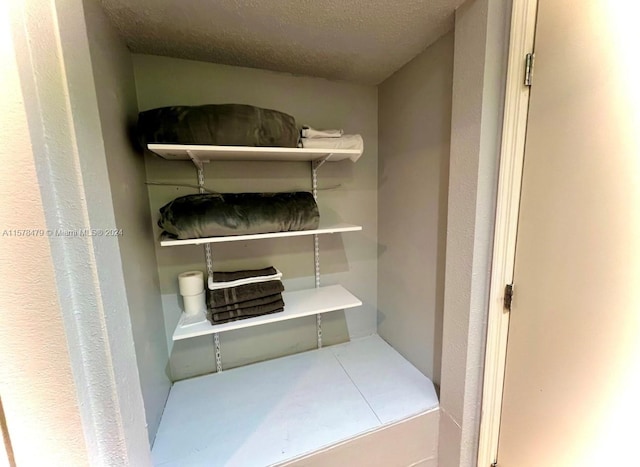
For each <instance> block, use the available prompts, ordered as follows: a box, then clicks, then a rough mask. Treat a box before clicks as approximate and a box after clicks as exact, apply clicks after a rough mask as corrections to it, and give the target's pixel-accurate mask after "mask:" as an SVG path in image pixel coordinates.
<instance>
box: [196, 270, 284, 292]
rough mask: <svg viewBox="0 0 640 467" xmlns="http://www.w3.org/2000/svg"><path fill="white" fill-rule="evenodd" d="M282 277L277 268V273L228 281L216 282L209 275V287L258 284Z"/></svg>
mask: <svg viewBox="0 0 640 467" xmlns="http://www.w3.org/2000/svg"><path fill="white" fill-rule="evenodd" d="M280 279H282V273H281V272H280V271H278V270H277V269H276V273H275V274H270V275H268V276H254V277H247V278H246V279H237V280H235V281H228V282H214V281H213V277H211V276H209V279H208V281H207V286H208V287H209V290H219V289H226V288H229V287H238V286H239V285H247V284H256V283H258V282H268V281H276V280H280Z"/></svg>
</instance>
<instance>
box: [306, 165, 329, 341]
mask: <svg viewBox="0 0 640 467" xmlns="http://www.w3.org/2000/svg"><path fill="white" fill-rule="evenodd" d="M331 156H333V154H328V155H327V156H326V157H324V158H323V159H318V160H315V161H312V162H311V177H312V178H311V181H312V189H313V199H315V200H316V202H318V169H319V168H320V167H322V165H323V164H324V163H325V162H327V161H328V160H329V158H330V157H331ZM313 262H314V276H315V285H316V288H320V242H319V239H318V235H317V234H315V235H314V236H313ZM316 334H317V341H318V348H319V349H321V348H322V316H321V315H320V314H317V315H316Z"/></svg>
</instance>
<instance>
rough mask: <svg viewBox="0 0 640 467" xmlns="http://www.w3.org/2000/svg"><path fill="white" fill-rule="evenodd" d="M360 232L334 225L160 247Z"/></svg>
mask: <svg viewBox="0 0 640 467" xmlns="http://www.w3.org/2000/svg"><path fill="white" fill-rule="evenodd" d="M360 230H362V226H361V225H353V224H334V225H327V226H323V227H320V228H318V229H315V230H295V231H290V232H272V233H263V234H249V235H228V236H226V237H206V238H190V239H188V240H174V239H164V240H163V239H161V240H160V245H161V246H179V245H202V244H205V243H224V242H238V241H242V240H260V239H263V238H279V237H300V236H303V235H319V234H332V233H340V232H357V231H360Z"/></svg>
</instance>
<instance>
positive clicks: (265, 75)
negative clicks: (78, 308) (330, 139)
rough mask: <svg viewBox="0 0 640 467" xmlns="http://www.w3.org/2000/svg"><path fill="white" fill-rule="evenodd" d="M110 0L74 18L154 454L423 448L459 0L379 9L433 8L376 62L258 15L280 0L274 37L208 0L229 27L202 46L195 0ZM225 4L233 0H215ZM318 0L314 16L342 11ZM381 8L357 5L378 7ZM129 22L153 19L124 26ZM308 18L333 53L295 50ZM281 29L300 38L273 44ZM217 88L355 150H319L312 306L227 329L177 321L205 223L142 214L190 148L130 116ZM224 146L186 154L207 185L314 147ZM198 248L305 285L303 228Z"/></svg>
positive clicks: (231, 459) (427, 444)
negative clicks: (199, 226) (159, 138)
mask: <svg viewBox="0 0 640 467" xmlns="http://www.w3.org/2000/svg"><path fill="white" fill-rule="evenodd" d="M126 3H127V2H124V1H115V0H113V1H111V0H103V1H101V2H86V5H85V17H86V22H87V30H88V35H89V43H90V47H91V56H92V65H93V69H94V75H95V80H96V88H97V93H98V103H99V112H100V118H101V123H102V125H103V136H104V142H105V147H106V149H107V155H108V161H107V163H108V170H109V180H110V184H111V191H112V196H113V200H114V210H115V214H116V221H117V223H118V227H119V228H122V229H123V232H125V235H123V236H122V237H121V238H119V240H118V241H119V244H120V249H121V251H122V261H123V271H124V275H125V281H126V289H127V299H128V302H129V306H130V312H131V323H132V329H133V334H134V341H135V348H136V359H137V364H138V370H139V373H140V381H141V386H142V391H143V398H144V402H145V411H146V417H147V425H148V431H149V441H150V443H151V445H152V457H153V461H154V464H155V465H158V466H167V467H168V466H191V465H207V466H217V465H220V466H227V465H229V466H231V465H234V466H262V465H285V464H286V465H296V463H300V464H299V465H316V464H312V463H309V462H312V460H309V459H313V456H316V455H325V456H326V455H327V452H329V453H330V452H331V450H332V449H333V447H335V446H343V445H345V444H348V443H351V442H353V443H359V442H366V439H368V438H367V437H371V439H376V440H378V441H376V443H378V444H384V443H390V444H389V447H388V450H389V452H392V453H394V454H395V455H396V456H400V457H395V458H394V459H402V460H401V461H400V462H399V464H398V465H404V464H403V462H404V463H406V465H409V464H411V463H418V462H421V461H425V460H426V461H428V460H429V459H430V458H431V457H433V456H435V453H436V450H437V448H436V446H437V437H438V431H437V430H438V416H439V414H438V405H439V403H438V398H437V395H436V388H437V386H438V384H439V380H440V365H441V361H440V360H441V358H440V355H441V345H442V316H443V303H444V273H445V270H444V269H445V267H444V266H445V262H444V261H445V243H446V232H447V193H448V178H449V144H450V138H451V100H452V82H453V52H454V48H453V30H452V28H453V12H454V9H455V8H456V7H457V6H459V4H461V3H462V2H460V1H458V2H454V1H451V2H442V3H443V4H446V5H444V6H443V5H442V4H441V5H438V6H434V7H429V6H427V7H425V8H426V10H425V11H422V10H420V11H419V12H414V13H413V14H405V15H401V16H400V17H398V18H394V19H400V20H403V21H408V22H409V23H408V26H411V28H415V22H412V21H409V19H407V18H408V17H410V16H415V15H416V14H417V13H421V14H425V12H426V13H429V12H431V13H433V14H432V15H431V16H429V15H427V17H428V18H432V19H431V20H429V21H432V23H433V24H432V25H431V26H430V27H428V28H427V29H426V30H425V31H424V34H421V35H419V37H416V38H415V39H412V40H413V42H415V44H413V45H412V44H409V45H407V43H406V42H407V40H405V39H402V38H397V41H398V45H397V51H395V52H394V50H395V49H394V46H393V44H390V45H389V46H388V47H387V48H385V52H384V53H386V54H387V55H389V54H394V53H395V54H396V55H397V56H394V57H388V58H387V59H385V60H383V59H380V60H379V61H377V62H376V61H373V59H372V58H371V57H369V56H367V57H356V56H354V55H353V54H351V55H350V52H349V50H346V51H343V50H341V49H339V48H335V41H333V40H330V39H331V37H332V36H333V35H335V34H334V33H333V32H332V30H331V29H327V30H326V32H324V33H323V32H322V30H321V29H320V27H319V26H318V29H316V30H314V31H313V32H311V33H310V32H309V31H305V30H304V28H302V27H300V25H297V26H296V24H295V22H287V21H285V20H283V19H280V20H278V21H275V20H274V18H275V15H277V14H278V11H279V8H280V7H282V5H284V4H285V3H287V2H276V5H275V6H274V11H273V13H272V15H273V16H268V15H266V16H263V17H262V19H261V21H262V22H263V23H264V24H266V25H267V26H265V27H264V28H262V30H261V34H265V35H266V37H268V36H269V35H270V34H271V35H272V36H273V40H272V41H271V42H269V41H266V42H265V43H255V44H253V43H252V44H253V45H249V46H246V44H247V43H249V42H251V41H253V40H254V39H255V36H254V35H253V33H251V32H250V30H251V27H252V26H253V24H254V21H256V19H255V17H254V16H255V15H256V14H257V13H256V12H253V13H252V12H249V11H248V10H244V9H243V8H247V9H248V8H249V6H248V5H249V2H246V3H247V5H246V6H245V5H244V2H221V4H220V5H218V6H215V7H214V6H213V5H212V6H211V8H214V9H215V8H217V10H216V13H217V14H218V15H219V16H218V17H219V21H220V22H224V23H225V24H226V26H225V31H227V36H226V37H225V40H226V41H222V40H219V39H220V36H217V35H213V36H211V37H210V38H209V39H210V40H211V41H212V42H211V43H210V44H208V45H206V46H202V45H201V44H199V42H198V41H199V40H204V39H207V38H206V37H205V38H203V37H200V36H199V34H200V33H199V32H198V31H199V29H198V28H202V21H204V20H203V19H201V18H197V17H196V16H197V15H194V14H195V13H194V12H195V10H193V9H192V10H189V8H187V7H184V9H183V10H181V9H180V7H179V6H176V5H178V4H179V3H180V2H177V1H176V2H169V1H166V2H161V3H162V4H163V7H165V8H166V10H167V11H164V12H163V11H162V10H160V11H159V12H158V13H157V15H156V14H154V13H153V12H152V11H150V10H149V9H148V8H147V9H145V6H148V5H147V2H141V4H143V6H140V7H135V6H127V5H126ZM173 3H175V5H172V4H173ZM185 3H186V4H187V5H191V3H193V2H185ZM227 3H229V4H233V5H235V6H234V8H236V9H235V10H233V11H231V10H225V5H227ZM289 3H290V5H294V4H295V2H289ZM377 3H380V2H376V4H377ZM281 4H282V5H281ZM380 4H382V3H380ZM227 6H228V5H227ZM191 7H193V5H191ZM201 7H202V8H205V6H201ZM173 8H176V9H177V10H175V11H182V12H190V13H191V16H189V15H187V14H185V15H182V16H181V15H174V20H175V22H174V25H173V26H174V28H173V29H171V28H169V29H167V30H166V31H164V32H163V30H162V27H164V26H167V24H169V23H168V21H169V19H170V17H171V16H172V15H171V13H170V12H171V11H174V10H172V9H173ZM194 8H195V7H194ZM429 8H438V9H439V10H438V11H437V12H435V11H431V10H429ZM332 11H333V10H332V9H331V8H329V9H328V10H327V11H325V13H326V14H327V15H328V17H327V19H325V20H324V21H325V22H331V21H334V20H335V18H334V16H335V15H339V13H340V9H339V8H336V9H335V11H333V12H332ZM350 11H351V10H350V9H347V11H346V12H347V13H349V12H350ZM386 11H387V10H385V9H381V11H380V12H378V13H375V11H374V13H372V14H373V15H376V14H378V15H379V16H378V20H380V18H383V17H384V15H385V14H387V13H386ZM331 12H332V13H331ZM319 13H320V12H318V11H317V10H314V12H313V13H310V14H319ZM435 13H438V14H435ZM243 15H245V16H246V18H247V23H246V24H245V25H243V23H242V17H243ZM332 15H333V16H332ZM205 16H206V15H205ZM214 16H215V15H214ZM127 18H135V19H127ZM207 18H209V19H210V17H209V16H207ZM135 21H138V22H141V21H142V22H146V23H147V24H148V25H150V26H148V27H140V28H138V29H139V30H136V28H134V27H133V26H132V24H135ZM191 21H192V22H193V23H194V27H193V29H192V30H190V28H189V23H190V22H191ZM318 21H319V22H318V24H323V23H322V21H320V20H318ZM169 22H170V21H169ZM270 24H272V25H273V28H271V29H270V27H269V25H270ZM283 24H284V25H285V26H286V27H285V26H283ZM351 24H354V23H352V22H349V21H347V22H346V23H344V25H343V26H341V27H340V28H338V29H339V30H342V29H345V28H347V29H348V28H349V27H350V26H349V25H351ZM363 24H364V26H363V27H371V28H374V25H375V24H377V22H376V21H365V22H364V23H363ZM287 25H288V26H287ZM215 26H216V25H215V24H211V25H210V27H211V28H215ZM234 28H236V29H235V30H234ZM283 28H284V29H283ZM287 28H288V29H287ZM411 28H409V30H408V32H411V31H413V29H411ZM356 29H357V28H356ZM190 31H191V32H193V34H191V33H190ZM365 32H366V31H365ZM372 32H375V30H372ZM356 33H357V31H356ZM164 34H166V37H164ZM309 34H311V37H312V38H313V40H314V41H315V42H317V43H318V44H320V43H321V42H323V41H324V40H326V41H327V42H328V43H330V44H332V46H333V47H334V48H335V51H334V53H335V56H336V57H337V58H336V59H335V60H332V59H331V57H327V56H326V51H325V50H320V51H319V52H318V54H316V55H309V54H306V55H305V52H304V50H306V49H305V47H308V44H309V39H308V37H310V36H309ZM283 37H288V38H289V40H290V43H288V44H285V43H283V42H282V38H283ZM362 37H363V38H364V37H367V34H364V33H363V35H362ZM175 39H180V40H179V41H177V42H178V44H171V41H172V40H175ZM214 39H215V40H218V42H216V41H215V40H214ZM387 42H389V41H387ZM292 44H293V45H292ZM296 44H298V45H297V46H296ZM225 47H226V49H225ZM251 47H254V49H255V51H256V52H255V53H254V54H251V53H249V52H247V50H250V49H251ZM296 47H298V48H299V49H300V51H301V53H300V55H295V56H294V57H293V58H287V59H282V56H284V55H287V54H290V55H291V54H293V53H294V51H295V50H296ZM318 47H320V45H318ZM210 49H215V50H214V51H213V52H211V53H209V54H208V55H207V51H210ZM218 49H220V50H218ZM345 49H349V47H347V46H345ZM266 51H271V52H269V53H267V52H266ZM408 51H409V52H408ZM265 53H266V55H267V56H266V57H260V56H259V55H261V54H265ZM212 57H213V58H212ZM196 58H200V59H196ZM370 58H371V60H372V61H371V62H370V63H369V62H367V60H369V59H370ZM350 61H351V62H353V66H352V67H349V63H350ZM260 63H262V64H263V66H259V65H258V64H260ZM305 64H306V68H305ZM334 65H335V66H334ZM288 66H289V68H287V67H288ZM332 66H334V67H333V68H332ZM305 70H308V71H305ZM218 103H240V104H249V105H255V106H259V107H263V108H269V109H276V110H279V111H282V112H286V113H288V114H290V115H292V116H294V117H295V119H296V122H297V124H298V125H302V124H308V125H311V126H313V127H315V128H341V129H344V131H345V132H346V133H350V134H360V135H362V137H363V139H364V153H363V154H362V156H361V157H360V159H359V160H358V161H357V162H355V163H354V162H352V161H351V160H349V159H348V158H345V159H344V160H336V161H332V160H330V159H329V160H328V161H327V163H324V164H323V165H322V166H321V167H319V168H318V169H317V195H318V201H317V202H318V206H319V210H320V216H321V227H322V228H325V230H326V232H319V235H318V248H319V271H320V285H321V286H322V288H323V289H324V290H326V291H327V292H326V293H327V295H326V296H320V297H319V298H318V297H316V298H315V300H316V301H317V303H318V304H317V305H314V306H315V308H308V309H305V310H306V311H305V312H303V313H300V314H298V315H295V316H290V317H288V319H278V320H271V321H269V320H267V321H266V322H263V323H257V324H255V325H249V324H251V323H250V320H246V321H247V323H249V324H247V323H244V324H241V323H242V321H238V322H236V323H240V324H241V325H237V326H235V325H234V326H231V327H230V328H229V329H224V331H223V330H212V329H209V328H208V327H210V325H209V323H204V324H203V326H204V327H203V328H202V329H200V331H198V332H193V333H189V332H186V333H182V334H180V332H179V331H180V320H181V313H182V308H183V304H182V301H181V300H182V299H181V297H180V295H179V293H178V281H177V277H178V274H180V273H181V272H184V271H189V270H201V271H203V272H205V274H206V270H207V267H206V262H205V253H204V249H203V245H202V243H203V242H200V241H198V242H189V241H184V242H181V243H174V244H171V242H163V240H162V239H161V238H160V233H161V231H160V229H159V228H158V226H157V225H156V223H157V220H158V210H159V208H160V207H161V206H163V205H164V204H166V203H167V202H169V201H171V200H172V199H174V198H176V197H178V196H181V195H186V194H192V193H197V192H198V173H197V172H198V167H197V165H196V164H194V163H193V161H192V160H189V155H188V154H187V156H186V157H178V158H177V159H178V160H173V159H176V158H175V157H166V156H167V154H166V153H165V154H164V157H163V155H162V154H161V153H162V148H152V149H155V151H154V150H152V149H150V148H148V147H145V148H140V147H138V145H137V142H136V138H135V130H134V126H135V121H136V118H137V114H138V112H142V111H145V110H149V109H153V108H157V107H164V106H171V105H202V104H218ZM179 149H180V148H178V150H179ZM172 151H173V152H172ZM175 151H176V148H172V149H171V150H170V151H169V153H170V154H174V153H175ZM212 151H213V152H214V153H215V152H216V151H218V152H220V151H222V152H223V153H224V149H222V150H220V149H213V150H212ZM247 151H249V152H251V150H250V149H247ZM292 151H294V154H295V151H296V150H292ZM178 152H179V151H178ZM231 152H233V151H231ZM237 152H242V151H237V150H236V153H237ZM267 152H268V151H267ZM185 154H186V152H185ZM224 154H226V155H225V156H224V157H220V156H219V155H218V156H216V155H215V154H214V155H213V156H211V157H210V159H211V161H210V162H207V163H204V164H202V170H203V173H204V180H205V188H206V189H207V190H210V191H215V192H222V193H234V192H278V191H293V190H304V191H311V190H312V188H313V186H312V176H311V173H312V166H311V161H312V160H315V159H314V158H313V157H300V158H298V157H297V156H294V157H291V156H290V155H289V154H287V155H286V156H281V157H275V156H274V157H267V158H265V157H262V156H261V155H260V151H259V150H257V151H253V154H249V155H246V154H245V155H244V156H242V157H237V154H236V156H234V154H231V153H224ZM299 154H302V150H301V152H300V153H299ZM183 155H184V154H183ZM314 157H315V156H314ZM169 159H172V160H169ZM180 159H184V160H180ZM297 159H299V160H297ZM210 249H211V255H212V261H213V265H214V269H215V270H221V271H232V270H239V269H255V268H262V267H266V266H270V265H274V266H276V267H277V268H278V269H279V270H280V271H281V272H282V273H283V283H284V286H285V290H286V292H287V293H288V294H292V295H293V296H297V297H300V296H303V295H300V293H301V292H305V291H311V292H313V289H314V288H315V285H316V284H315V281H316V278H315V267H316V263H317V261H316V257H315V256H314V238H313V235H290V236H278V235H273V236H269V235H267V236H265V237H264V238H251V239H243V240H239V241H228V242H220V241H215V242H212V243H210ZM343 292H345V293H346V294H348V295H344V294H343ZM305 293H306V292H305ZM295 294H298V295H295ZM343 295H344V296H343ZM305 299H306V298H305ZM332 300H335V302H332ZM305 303H306V302H305ZM285 304H286V307H285V313H287V312H288V311H290V310H294V309H296V310H297V309H304V306H303V305H299V304H298V302H296V301H295V299H290V301H287V300H285ZM320 309H322V311H318V310H320ZM319 313H322V316H321V330H322V347H321V348H318V343H319V342H318V341H319V340H318V328H317V323H318V322H317V316H316V315H317V314H319ZM294 314H295V313H294ZM289 318H290V319H289ZM253 319H254V320H255V319H256V318H253ZM214 335H215V339H214ZM176 337H177V338H176ZM216 341H217V342H216ZM217 350H220V361H219V362H218V364H217V362H216V351H217ZM220 369H222V371H219V370H220ZM387 433H388V435H387ZM385 436H389V438H388V439H387V438H384V437H385ZM380 437H381V438H380ZM363 440H365V441H363ZM320 453H324V454H320ZM329 455H330V454H329ZM362 455H365V456H366V453H363V454H362ZM304 459H306V460H304ZM305 462H307V463H305ZM354 462H355V461H354ZM318 465H331V464H326V463H325V464H318ZM335 465H338V464H335ZM351 465H365V464H358V463H357V462H356V463H353V464H351ZM389 465H391V464H389ZM425 465H431V464H425ZM434 465H435V464H434Z"/></svg>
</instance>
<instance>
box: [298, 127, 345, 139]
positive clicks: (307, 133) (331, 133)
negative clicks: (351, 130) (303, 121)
mask: <svg viewBox="0 0 640 467" xmlns="http://www.w3.org/2000/svg"><path fill="white" fill-rule="evenodd" d="M343 133H344V132H343V131H342V130H315V129H313V128H311V127H310V126H308V125H303V126H302V131H301V133H300V134H301V135H302V137H303V138H340V137H341V136H342V135H343Z"/></svg>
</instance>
